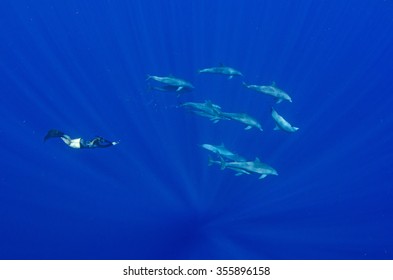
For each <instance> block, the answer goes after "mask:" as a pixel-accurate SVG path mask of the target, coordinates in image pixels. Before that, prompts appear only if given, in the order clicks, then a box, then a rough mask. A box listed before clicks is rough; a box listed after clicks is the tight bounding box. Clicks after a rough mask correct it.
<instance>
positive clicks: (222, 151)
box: [201, 144, 246, 161]
mask: <svg viewBox="0 0 393 280" xmlns="http://www.w3.org/2000/svg"><path fill="white" fill-rule="evenodd" d="M201 147H202V148H204V149H206V150H208V151H210V152H212V153H215V154H217V155H219V156H222V157H225V158H227V159H230V160H233V161H246V159H245V158H243V157H241V156H239V155H237V154H235V153H233V152H231V151H230V150H228V149H227V148H225V146H224V144H221V145H220V146H215V145H211V144H202V145H201Z"/></svg>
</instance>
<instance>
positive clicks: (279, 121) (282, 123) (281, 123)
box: [272, 107, 299, 132]
mask: <svg viewBox="0 0 393 280" xmlns="http://www.w3.org/2000/svg"><path fill="white" fill-rule="evenodd" d="M272 118H273V120H274V122H275V123H276V127H275V128H274V130H284V131H286V132H295V131H297V130H299V128H298V127H295V126H292V125H291V124H290V123H289V122H287V121H286V120H285V119H284V118H283V117H282V116H280V115H279V114H278V113H277V111H276V110H274V108H273V107H272Z"/></svg>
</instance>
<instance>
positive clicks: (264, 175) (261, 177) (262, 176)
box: [258, 174, 267, 179]
mask: <svg viewBox="0 0 393 280" xmlns="http://www.w3.org/2000/svg"><path fill="white" fill-rule="evenodd" d="M266 176H267V175H266V174H262V175H261V176H260V177H259V178H258V179H263V178H265V177H266Z"/></svg>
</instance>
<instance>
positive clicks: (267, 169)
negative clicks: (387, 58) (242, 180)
mask: <svg viewBox="0 0 393 280" xmlns="http://www.w3.org/2000/svg"><path fill="white" fill-rule="evenodd" d="M213 163H215V164H219V165H220V166H221V169H222V170H223V169H225V168H229V169H232V170H234V171H236V172H237V173H236V176H240V175H243V174H251V173H256V174H259V175H260V176H259V179H263V178H265V177H266V176H267V175H275V176H277V175H278V173H277V171H276V170H275V169H274V168H273V167H271V166H270V165H268V164H266V163H263V162H261V161H260V160H259V159H258V158H255V160H254V161H224V159H223V158H222V157H220V161H216V160H212V159H211V158H209V165H211V164H213Z"/></svg>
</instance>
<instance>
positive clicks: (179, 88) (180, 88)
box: [176, 87, 184, 91]
mask: <svg viewBox="0 0 393 280" xmlns="http://www.w3.org/2000/svg"><path fill="white" fill-rule="evenodd" d="M183 88H184V87H178V88H177V90H176V91H181V90H182V89H183Z"/></svg>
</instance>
